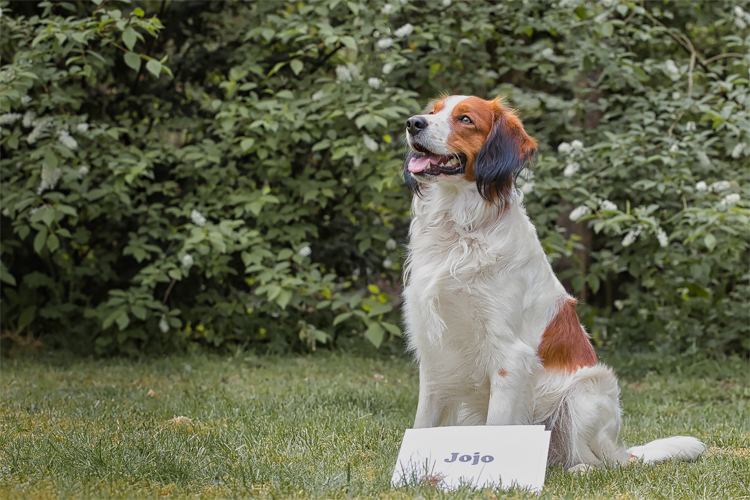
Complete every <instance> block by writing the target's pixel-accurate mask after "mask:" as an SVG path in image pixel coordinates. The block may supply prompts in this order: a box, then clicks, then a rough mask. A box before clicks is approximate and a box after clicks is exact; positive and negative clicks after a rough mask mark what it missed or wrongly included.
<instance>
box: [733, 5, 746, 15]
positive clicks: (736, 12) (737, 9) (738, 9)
mask: <svg viewBox="0 0 750 500" xmlns="http://www.w3.org/2000/svg"><path fill="white" fill-rule="evenodd" d="M734 15H735V16H737V17H742V16H744V15H745V11H744V10H742V7H740V6H739V5H735V6H734Z"/></svg>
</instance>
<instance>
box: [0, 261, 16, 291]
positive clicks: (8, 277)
mask: <svg viewBox="0 0 750 500" xmlns="http://www.w3.org/2000/svg"><path fill="white" fill-rule="evenodd" d="M0 281H3V282H5V283H7V284H9V285H10V286H16V278H15V277H14V276H13V275H12V274H10V271H9V270H8V268H7V267H5V264H4V263H3V262H0Z"/></svg>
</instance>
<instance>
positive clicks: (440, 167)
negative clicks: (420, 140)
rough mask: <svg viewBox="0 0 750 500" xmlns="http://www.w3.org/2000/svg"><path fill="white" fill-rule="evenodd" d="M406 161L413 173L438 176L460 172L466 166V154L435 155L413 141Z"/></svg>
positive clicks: (462, 171)
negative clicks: (412, 149)
mask: <svg viewBox="0 0 750 500" xmlns="http://www.w3.org/2000/svg"><path fill="white" fill-rule="evenodd" d="M413 147H414V149H415V150H416V151H413V152H412V153H411V156H410V158H409V163H408V169H409V172H411V173H412V174H414V175H422V176H438V175H441V174H442V175H456V174H462V173H464V171H465V167H466V155H464V154H457V155H451V156H442V155H436V154H434V153H431V152H429V151H427V150H426V148H425V147H424V146H422V145H421V144H417V143H414V146H413Z"/></svg>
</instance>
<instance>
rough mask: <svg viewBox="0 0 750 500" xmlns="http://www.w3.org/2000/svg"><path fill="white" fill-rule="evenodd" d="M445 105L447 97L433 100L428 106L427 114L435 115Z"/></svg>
mask: <svg viewBox="0 0 750 500" xmlns="http://www.w3.org/2000/svg"><path fill="white" fill-rule="evenodd" d="M444 107H445V97H441V98H440V99H437V100H436V101H433V102H431V103H430V104H429V105H428V106H427V110H428V111H426V114H428V115H433V114H435V113H437V112H438V111H440V110H441V109H443V108H444Z"/></svg>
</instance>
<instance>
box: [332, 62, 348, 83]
mask: <svg viewBox="0 0 750 500" xmlns="http://www.w3.org/2000/svg"><path fill="white" fill-rule="evenodd" d="M336 77H337V78H338V79H339V82H351V81H352V74H351V72H350V71H349V68H348V67H346V66H344V65H341V66H336Z"/></svg>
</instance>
